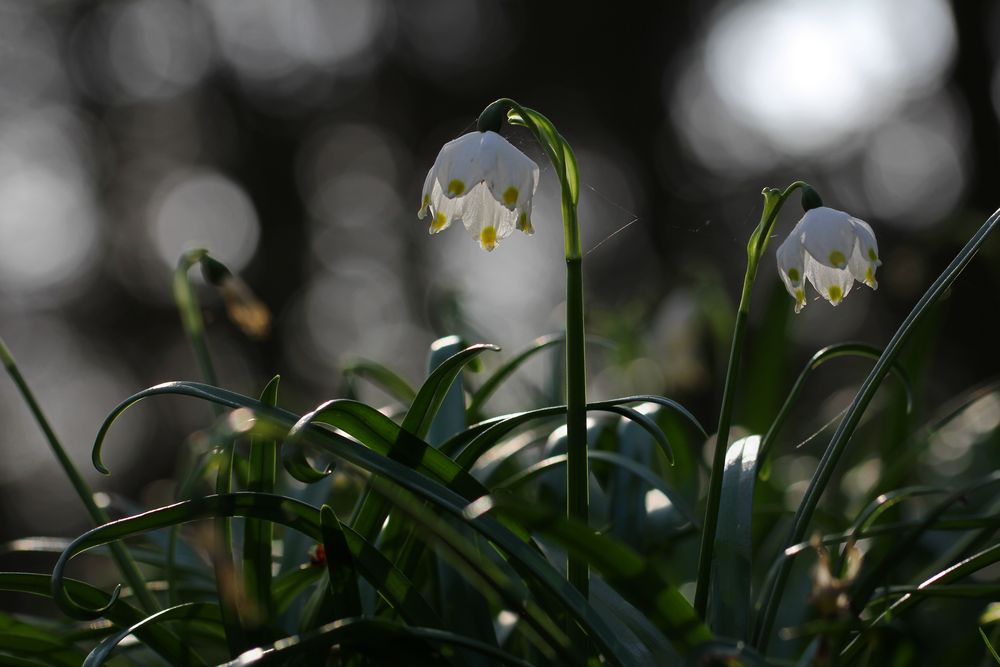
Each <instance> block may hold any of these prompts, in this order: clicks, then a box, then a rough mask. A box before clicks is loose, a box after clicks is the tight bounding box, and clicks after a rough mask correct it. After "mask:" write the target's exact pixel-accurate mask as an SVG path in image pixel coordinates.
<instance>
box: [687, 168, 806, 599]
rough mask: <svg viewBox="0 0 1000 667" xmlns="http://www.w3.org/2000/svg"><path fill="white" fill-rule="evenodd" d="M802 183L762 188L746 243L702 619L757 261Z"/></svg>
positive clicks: (715, 465) (703, 565)
mask: <svg viewBox="0 0 1000 667" xmlns="http://www.w3.org/2000/svg"><path fill="white" fill-rule="evenodd" d="M805 186H806V183H804V182H803V181H795V182H794V183H792V184H791V185H789V186H788V187H787V188H785V190H784V191H783V192H781V193H780V194H779V193H778V191H777V190H773V189H765V190H764V191H763V192H762V193H761V194H763V195H764V211H763V212H762V214H761V220H760V223H759V224H758V225H757V228H756V229H755V230H754V232H753V234H751V235H750V241H749V242H748V243H747V270H746V273H745V274H744V276H743V291H742V292H741V293H740V305H739V308H738V310H737V311H736V323H735V325H734V326H733V342H732V346H731V347H730V350H729V364H728V365H727V367H726V381H725V385H724V386H723V389H722V405H721V406H720V408H719V427H718V428H717V429H716V436H715V454H714V455H713V458H712V473H711V477H710V479H709V486H708V501H707V503H706V505H705V522H704V524H703V526H704V528H703V529H702V533H701V550H700V552H699V555H698V582H697V588H696V589H695V597H694V608H695V611H696V612H697V613H698V614H699V615H700V616H701V617H702V618H705V617H706V616H705V611H706V608H707V606H708V588H709V585H710V583H711V581H710V580H711V576H712V553H713V550H714V548H715V531H716V528H717V526H718V522H719V503H720V502H721V500H722V472H723V469H724V468H725V463H726V449H727V448H728V446H729V429H730V427H731V425H732V416H733V401H734V399H735V396H736V382H737V378H738V375H739V366H740V359H741V357H742V356H743V339H744V338H745V337H746V326H747V320H748V318H749V315H750V293H751V291H752V290H753V282H754V279H755V278H756V277H757V268H758V266H760V259H761V257H762V256H763V255H764V251H765V250H766V249H767V242H768V239H769V238H770V236H771V230H772V229H773V228H774V223H775V221H776V220H777V219H778V212H779V211H780V210H781V207H782V206H783V205H784V203H785V200H787V199H788V197H789V196H790V195H791V194H792V193H793V192H794V191H795V190H797V189H798V188H801V187H805Z"/></svg>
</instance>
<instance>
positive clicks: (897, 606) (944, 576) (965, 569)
mask: <svg viewBox="0 0 1000 667" xmlns="http://www.w3.org/2000/svg"><path fill="white" fill-rule="evenodd" d="M997 562H1000V544H994V545H993V546H992V547H990V548H988V549H985V550H983V551H980V552H979V553H977V554H975V555H974V556H970V557H968V558H966V559H965V560H963V561H961V562H960V563H955V564H954V565H952V566H951V567H949V568H947V569H946V570H942V571H941V572H938V573H937V574H935V575H934V576H932V577H930V578H929V579H927V580H925V581H924V582H922V583H921V584H920V585H919V586H918V588H920V589H924V588H928V587H930V586H943V585H945V584H950V583H951V582H953V581H956V580H958V579H961V578H963V577H967V576H969V575H970V574H973V573H974V572H978V571H980V570H982V569H983V568H985V567H989V566H990V565H993V564H994V563H997ZM924 599H925V596H920V595H914V594H912V593H908V594H906V595H903V597H901V598H900V599H899V600H897V601H896V602H895V603H893V605H892V606H890V607H889V608H888V609H887V610H885V611H884V612H882V613H881V614H880V615H879V616H878V617H876V618H875V620H873V621H872V622H871V623H870V624H869V627H875V626H876V625H878V624H880V623H883V622H885V621H888V620H890V619H893V618H896V617H898V616H899V615H900V614H902V613H903V612H904V611H906V610H907V609H909V608H910V607H912V606H913V605H915V604H917V603H919V602H921V601H922V600H924ZM864 636H865V633H861V634H859V635H858V636H857V637H855V638H854V640H853V641H852V642H851V643H850V644H848V645H847V648H845V649H844V651H843V653H842V654H841V655H842V657H843V658H844V659H845V664H848V663H850V660H851V657H852V656H853V655H855V654H856V653H857V651H858V650H859V649H861V647H862V644H861V641H860V639H861V638H862V637H864Z"/></svg>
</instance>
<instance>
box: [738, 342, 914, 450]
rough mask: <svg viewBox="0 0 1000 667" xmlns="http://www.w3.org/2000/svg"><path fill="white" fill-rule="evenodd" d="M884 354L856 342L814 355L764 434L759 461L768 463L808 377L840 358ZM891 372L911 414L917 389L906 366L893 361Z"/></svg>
mask: <svg viewBox="0 0 1000 667" xmlns="http://www.w3.org/2000/svg"><path fill="white" fill-rule="evenodd" d="M881 354H882V350H880V349H878V348H877V347H875V346H873V345H866V344H864V343H853V342H849V343H837V344H835V345H828V346H826V347H824V348H823V349H821V350H819V351H818V352H817V353H816V354H814V355H813V356H812V358H811V359H809V361H807V362H806V365H805V366H804V367H803V368H802V370H801V371H800V372H799V376H798V377H797V378H795V383H794V384H793V385H792V388H791V390H789V392H788V396H786V397H785V402H784V403H782V405H781V408H780V409H779V410H778V414H777V415H775V417H774V420H773V421H772V422H771V426H770V427H769V428H768V430H767V433H765V434H764V439H763V441H762V442H761V444H760V455H759V456H758V457H757V459H758V461H759V462H760V463H761V464H763V462H764V461H766V460H767V455H768V454H769V453H770V451H771V447H772V446H773V445H774V439H775V438H776V437H777V435H778V432H779V431H781V428H782V427H783V426H784V425H785V422H786V421H787V419H788V416H789V415H790V414H791V411H792V407H793V406H794V405H795V402H796V401H797V400H798V398H799V395H800V394H801V393H802V388H803V387H804V386H805V382H806V378H808V377H809V375H810V374H811V373H812V372H813V371H814V370H816V369H817V368H819V367H820V366H822V365H823V364H825V363H826V362H827V361H830V360H831V359H836V358H838V357H845V356H856V357H865V358H868V359H878V358H879V355H881ZM889 370H890V371H891V372H892V373H894V374H895V375H896V377H897V378H899V381H900V383H901V384H902V385H903V391H905V392H906V411H907V412H909V411H910V410H911V409H912V407H913V387H912V384H911V383H910V379H909V377H908V376H907V374H906V371H905V370H904V369H903V367H902V366H901V365H900V364H899V363H897V362H895V361H893V363H892V364H891V365H890V366H889Z"/></svg>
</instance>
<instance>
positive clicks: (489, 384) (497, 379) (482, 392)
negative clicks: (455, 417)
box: [467, 333, 566, 419]
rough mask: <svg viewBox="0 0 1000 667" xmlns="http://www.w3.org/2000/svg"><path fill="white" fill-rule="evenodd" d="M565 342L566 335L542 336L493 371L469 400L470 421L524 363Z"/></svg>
mask: <svg viewBox="0 0 1000 667" xmlns="http://www.w3.org/2000/svg"><path fill="white" fill-rule="evenodd" d="M565 341H566V334H562V333H557V334H548V335H546V336H540V337H538V338H536V339H535V340H533V341H531V344H529V345H528V347H526V348H525V349H523V350H521V351H520V352H518V353H517V354H515V355H514V356H513V357H511V358H510V359H508V360H507V361H506V362H504V363H503V364H502V365H501V366H500V367H499V368H497V369H496V370H495V371H493V374H492V375H490V376H489V377H488V378H486V380H485V381H483V383H482V384H481V385H479V388H478V389H476V391H475V392H473V394H472V397H471V398H470V399H469V407H468V408H467V409H468V412H469V415H470V419H475V418H476V417H478V416H479V415H480V413H481V412H482V409H483V406H484V405H485V404H486V401H488V400H489V399H490V397H491V396H492V395H493V393H494V392H496V390H497V389H499V388H500V385H501V384H503V382H504V381H505V380H506V379H507V378H508V377H510V376H511V375H513V373H514V372H515V371H516V370H517V369H518V368H520V367H521V365H522V364H524V362H526V361H528V360H529V359H530V358H531V357H533V356H535V355H536V354H538V353H539V352H542V351H543V350H547V349H548V348H550V347H553V346H555V345H559V344H561V343H564V342H565Z"/></svg>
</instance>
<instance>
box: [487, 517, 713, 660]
mask: <svg viewBox="0 0 1000 667" xmlns="http://www.w3.org/2000/svg"><path fill="white" fill-rule="evenodd" d="M496 511H497V512H498V513H499V514H501V515H502V516H506V517H510V518H511V519H515V520H517V521H518V522H520V523H521V524H522V525H524V526H525V527H527V528H529V529H531V530H535V531H538V532H540V533H542V534H543V535H545V536H547V537H549V538H551V539H554V540H556V541H557V542H559V543H560V544H561V545H562V546H563V547H564V548H565V549H566V550H567V551H569V552H571V553H575V554H577V555H580V556H582V557H584V558H586V560H587V562H588V563H589V564H590V565H591V567H593V568H594V569H595V570H597V571H599V572H600V573H601V574H602V575H603V577H604V580H605V581H607V582H608V583H609V584H611V586H613V587H614V588H615V589H617V590H618V591H620V592H621V593H622V594H623V595H624V596H625V598H626V599H628V600H629V601H631V602H632V603H634V604H636V605H637V606H638V607H639V608H640V609H642V610H643V611H645V612H646V613H647V614H648V615H649V617H650V620H651V621H652V622H653V624H654V625H656V626H657V627H658V628H659V629H660V631H662V632H663V634H664V635H665V636H666V637H667V638H668V639H670V640H671V642H673V644H674V647H675V648H676V649H678V651H680V652H681V653H687V652H688V651H690V650H691V649H692V648H694V647H696V646H698V645H700V644H702V643H704V642H708V641H710V640H711V639H712V633H711V632H710V631H709V629H708V627H706V626H705V624H704V623H702V621H701V619H700V618H698V615H697V614H695V612H694V609H693V608H692V607H691V604H690V603H689V602H688V601H687V600H686V599H685V598H684V596H683V595H681V593H680V591H679V590H677V588H676V587H675V586H673V585H672V584H671V583H670V581H669V579H667V577H666V575H665V574H664V573H663V572H662V571H661V569H660V568H659V567H657V565H656V564H655V563H653V562H651V561H647V560H646V559H644V558H642V557H641V556H640V555H639V554H637V553H636V552H635V551H633V550H632V549H631V548H630V547H628V546H627V545H625V544H622V543H621V542H618V541H617V540H614V539H612V538H610V537H608V536H606V535H602V534H600V533H596V532H594V531H593V530H592V529H591V528H589V527H588V526H584V525H583V524H580V523H578V522H576V521H571V520H569V519H567V518H566V517H565V516H563V515H561V514H560V513H558V512H554V511H552V510H550V509H547V508H545V507H540V506H538V505H529V504H527V503H524V502H519V501H515V500H513V499H512V498H508V497H503V498H500V499H498V501H497V504H496Z"/></svg>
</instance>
